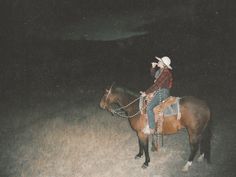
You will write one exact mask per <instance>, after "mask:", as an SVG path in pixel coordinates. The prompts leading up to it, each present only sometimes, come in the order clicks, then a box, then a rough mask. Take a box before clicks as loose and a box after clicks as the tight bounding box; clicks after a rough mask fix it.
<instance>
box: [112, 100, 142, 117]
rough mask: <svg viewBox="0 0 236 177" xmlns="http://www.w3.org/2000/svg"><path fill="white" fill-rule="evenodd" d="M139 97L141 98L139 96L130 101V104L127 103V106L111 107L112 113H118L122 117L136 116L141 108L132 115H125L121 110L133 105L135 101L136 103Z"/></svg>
mask: <svg viewBox="0 0 236 177" xmlns="http://www.w3.org/2000/svg"><path fill="white" fill-rule="evenodd" d="M139 99H140V98H139V97H138V98H136V99H135V100H133V101H132V102H130V103H129V104H127V105H125V106H121V107H120V108H117V109H111V110H110V111H111V113H112V114H117V115H118V116H119V117H122V118H128V119H129V118H132V117H135V116H137V115H138V114H139V113H140V110H139V111H138V112H136V113H135V114H133V115H131V116H125V115H123V114H121V112H119V111H120V110H122V109H124V108H127V107H129V106H130V105H132V104H133V103H135V102H136V101H138V100H139Z"/></svg>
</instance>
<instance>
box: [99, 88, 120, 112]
mask: <svg viewBox="0 0 236 177" xmlns="http://www.w3.org/2000/svg"><path fill="white" fill-rule="evenodd" d="M112 87H113V85H112V86H111V87H110V89H106V90H105V93H104V95H103V97H102V99H101V101H100V107H101V108H102V109H107V110H108V111H111V109H110V105H111V104H112V103H116V102H117V99H118V98H117V95H116V94H114V93H113V88H112Z"/></svg>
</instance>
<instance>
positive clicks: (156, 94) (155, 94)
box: [140, 56, 173, 134]
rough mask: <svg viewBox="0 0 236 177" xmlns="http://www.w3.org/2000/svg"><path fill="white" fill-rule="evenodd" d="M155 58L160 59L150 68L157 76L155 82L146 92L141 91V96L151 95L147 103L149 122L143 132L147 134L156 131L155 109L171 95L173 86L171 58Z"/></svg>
mask: <svg viewBox="0 0 236 177" xmlns="http://www.w3.org/2000/svg"><path fill="white" fill-rule="evenodd" d="M155 58H156V59H157V60H158V63H156V62H152V67H151V69H150V73H151V76H153V77H154V78H155V80H154V83H153V85H151V86H150V87H149V88H148V89H147V90H146V91H145V92H142V91H141V92H140V93H141V97H145V96H149V97H151V100H150V102H149V103H148V105H147V115H148V124H147V125H146V127H145V128H144V129H143V133H145V134H153V133H154V132H155V115H154V112H153V109H154V108H155V107H156V106H157V105H159V104H160V103H161V102H162V101H163V100H165V99H166V98H168V97H169V96H170V89H171V88H172V86H173V77H172V71H171V70H172V67H171V66H170V64H171V60H170V58H169V57H167V56H164V57H162V58H158V57H155ZM157 67H159V68H157Z"/></svg>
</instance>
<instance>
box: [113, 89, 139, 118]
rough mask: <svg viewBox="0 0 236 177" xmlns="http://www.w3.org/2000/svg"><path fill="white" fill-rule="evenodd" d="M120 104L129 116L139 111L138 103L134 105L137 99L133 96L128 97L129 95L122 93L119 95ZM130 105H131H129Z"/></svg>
mask: <svg viewBox="0 0 236 177" xmlns="http://www.w3.org/2000/svg"><path fill="white" fill-rule="evenodd" d="M118 97H119V99H118V102H119V105H120V106H121V107H125V108H124V110H125V111H126V112H127V113H128V114H133V113H134V112H135V111H137V109H138V104H137V103H138V101H136V102H134V103H132V102H133V101H134V100H135V99H136V97H134V96H133V95H128V94H127V93H123V92H120V93H118ZM129 104H130V105H129Z"/></svg>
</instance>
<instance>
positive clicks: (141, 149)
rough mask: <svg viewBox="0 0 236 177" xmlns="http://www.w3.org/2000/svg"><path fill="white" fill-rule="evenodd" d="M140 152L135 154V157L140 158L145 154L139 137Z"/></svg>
mask: <svg viewBox="0 0 236 177" xmlns="http://www.w3.org/2000/svg"><path fill="white" fill-rule="evenodd" d="M138 145H139V153H138V154H137V155H136V156H135V159H140V158H141V157H142V156H143V145H142V141H141V140H140V138H139V137H138Z"/></svg>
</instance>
